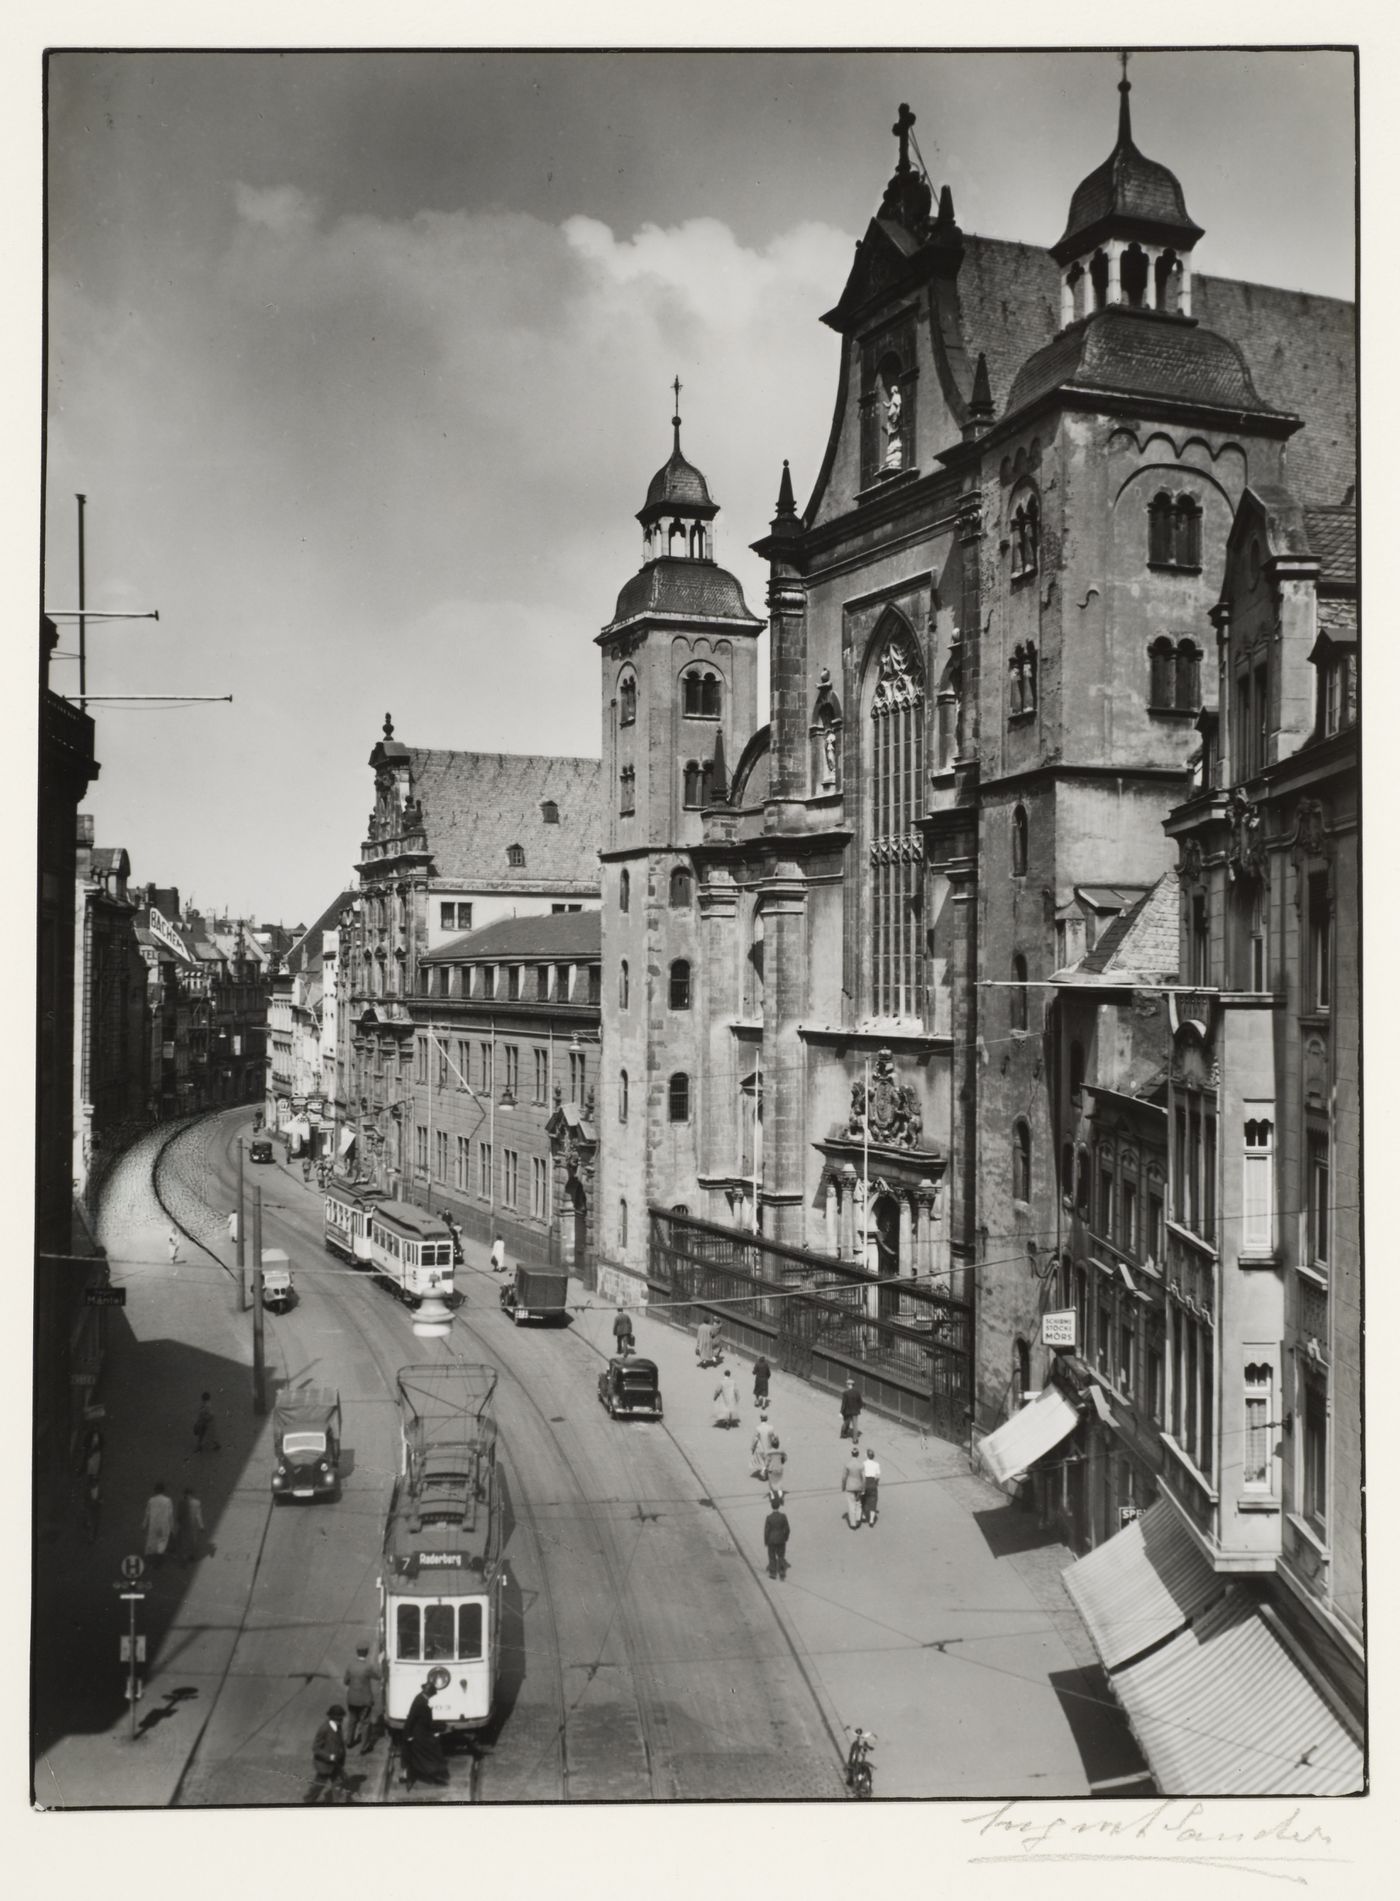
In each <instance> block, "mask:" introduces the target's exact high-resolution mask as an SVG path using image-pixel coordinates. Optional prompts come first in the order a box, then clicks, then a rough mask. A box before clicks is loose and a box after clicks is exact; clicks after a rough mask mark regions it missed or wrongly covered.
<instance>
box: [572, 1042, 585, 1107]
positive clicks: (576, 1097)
mask: <svg viewBox="0 0 1400 1901" xmlns="http://www.w3.org/2000/svg"><path fill="white" fill-rule="evenodd" d="M587 1061H588V1059H587V1058H586V1057H585V1056H584V1054H583V1051H582V1050H570V1051H569V1100H570V1102H582V1101H583V1085H584V1080H585V1075H586V1071H587Z"/></svg>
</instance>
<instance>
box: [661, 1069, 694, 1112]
mask: <svg viewBox="0 0 1400 1901" xmlns="http://www.w3.org/2000/svg"><path fill="white" fill-rule="evenodd" d="M666 1099H667V1109H668V1113H669V1115H670V1118H671V1120H672V1122H689V1120H690V1078H689V1076H687V1075H686V1073H685V1071H684V1070H679V1069H678V1070H677V1071H676V1073H675V1075H674V1076H672V1078H671V1081H670V1083H669V1085H668V1087H667V1091H666Z"/></svg>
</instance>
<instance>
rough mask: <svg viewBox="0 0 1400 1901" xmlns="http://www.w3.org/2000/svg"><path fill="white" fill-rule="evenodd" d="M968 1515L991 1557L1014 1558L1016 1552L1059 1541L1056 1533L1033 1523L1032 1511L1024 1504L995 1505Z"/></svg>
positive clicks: (1036, 1549)
mask: <svg viewBox="0 0 1400 1901" xmlns="http://www.w3.org/2000/svg"><path fill="white" fill-rule="evenodd" d="M972 1516H973V1518H974V1520H975V1521H976V1524H977V1529H978V1530H979V1531H980V1532H981V1534H982V1536H983V1538H984V1539H985V1540H986V1545H987V1549H988V1550H989V1551H990V1552H991V1554H992V1556H993V1557H994V1558H1014V1557H1015V1556H1016V1554H1017V1553H1018V1552H1021V1551H1038V1550H1039V1549H1040V1548H1041V1546H1042V1545H1054V1544H1058V1543H1059V1542H1060V1535H1059V1533H1058V1532H1057V1531H1052V1530H1050V1529H1049V1528H1048V1527H1045V1526H1042V1525H1039V1524H1037V1522H1036V1518H1035V1513H1034V1512H1033V1511H1032V1510H1031V1509H1030V1507H1029V1506H1027V1505H1015V1504H1010V1505H998V1506H996V1507H994V1509H993V1510H991V1511H986V1512H974V1513H973V1514H972Z"/></svg>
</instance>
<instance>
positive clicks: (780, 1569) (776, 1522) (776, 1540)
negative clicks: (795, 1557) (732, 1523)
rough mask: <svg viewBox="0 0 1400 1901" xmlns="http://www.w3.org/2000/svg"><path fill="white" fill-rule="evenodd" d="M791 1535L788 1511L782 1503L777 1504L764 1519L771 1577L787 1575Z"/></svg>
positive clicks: (764, 1537) (764, 1541)
mask: <svg viewBox="0 0 1400 1901" xmlns="http://www.w3.org/2000/svg"><path fill="white" fill-rule="evenodd" d="M791 1536H792V1527H791V1525H789V1523H788V1517H787V1513H786V1512H785V1511H784V1510H783V1508H782V1505H781V1504H775V1505H774V1506H773V1509H772V1510H771V1511H770V1512H769V1514H768V1516H767V1517H766V1518H765V1519H764V1521H763V1545H764V1549H765V1550H766V1551H767V1553H768V1575H769V1577H770V1578H785V1577H786V1576H787V1568H788V1561H787V1547H788V1539H789V1538H790V1537H791Z"/></svg>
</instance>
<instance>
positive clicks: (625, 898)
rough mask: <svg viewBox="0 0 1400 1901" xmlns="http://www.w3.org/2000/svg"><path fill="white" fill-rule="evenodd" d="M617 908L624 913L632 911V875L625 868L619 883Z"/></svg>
mask: <svg viewBox="0 0 1400 1901" xmlns="http://www.w3.org/2000/svg"><path fill="white" fill-rule="evenodd" d="M617 908H618V910H619V911H624V912H625V911H630V910H631V909H632V874H631V872H630V871H628V870H627V869H626V867H625V866H624V868H623V871H622V874H621V876H620V877H619V878H618V881H617Z"/></svg>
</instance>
